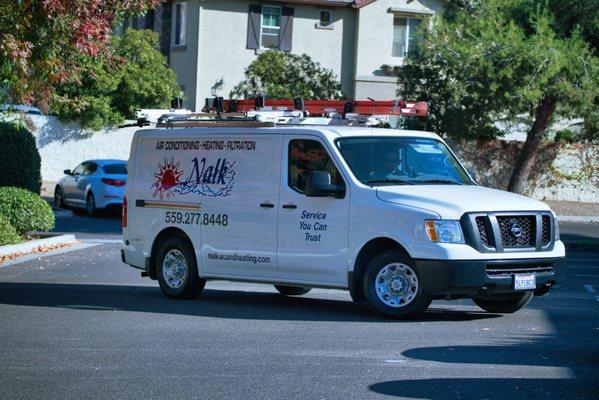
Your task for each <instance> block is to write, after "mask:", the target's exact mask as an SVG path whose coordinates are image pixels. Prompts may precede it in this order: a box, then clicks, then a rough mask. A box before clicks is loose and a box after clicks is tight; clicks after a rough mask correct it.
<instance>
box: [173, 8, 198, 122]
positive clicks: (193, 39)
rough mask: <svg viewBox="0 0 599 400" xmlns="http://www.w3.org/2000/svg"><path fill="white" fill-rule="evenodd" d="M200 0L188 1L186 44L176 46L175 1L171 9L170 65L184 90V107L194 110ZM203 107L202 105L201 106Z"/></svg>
mask: <svg viewBox="0 0 599 400" xmlns="http://www.w3.org/2000/svg"><path fill="white" fill-rule="evenodd" d="M201 3H202V2H201V1H200V0H188V1H187V9H186V11H187V14H186V21H187V22H186V24H185V45H183V46H174V43H175V15H174V12H175V4H176V2H175V3H173V4H172V6H171V10H172V14H171V32H170V38H171V40H170V43H171V49H170V66H171V68H172V69H173V70H174V71H175V74H176V75H177V81H178V82H179V86H181V90H182V92H183V97H184V100H183V107H184V108H188V109H191V110H193V109H194V105H195V100H196V83H197V69H198V67H197V65H198V34H199V32H200V5H201ZM200 108H201V106H200Z"/></svg>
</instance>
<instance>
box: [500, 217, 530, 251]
mask: <svg viewBox="0 0 599 400" xmlns="http://www.w3.org/2000/svg"><path fill="white" fill-rule="evenodd" d="M497 223H498V224H499V233H500V234H501V241H502V243H503V247H505V248H510V247H535V225H536V218H535V216H534V215H525V216H521V215H513V216H498V217H497ZM517 227H519V228H520V230H517V229H516V228H517Z"/></svg>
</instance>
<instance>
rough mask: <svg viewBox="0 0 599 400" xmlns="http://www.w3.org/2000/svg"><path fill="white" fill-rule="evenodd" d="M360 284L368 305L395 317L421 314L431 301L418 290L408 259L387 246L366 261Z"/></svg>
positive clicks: (418, 285)
mask: <svg viewBox="0 0 599 400" xmlns="http://www.w3.org/2000/svg"><path fill="white" fill-rule="evenodd" d="M362 288H363V290H364V298H365V299H366V303H367V304H368V305H369V306H370V307H371V308H373V309H374V310H376V311H378V312H380V313H383V314H385V315H386V316H389V317H393V318H398V319H407V318H414V317H417V316H419V315H421V314H422V313H424V311H426V309H427V308H428V306H429V305H430V304H431V301H432V300H431V298H430V297H429V296H426V295H425V294H423V293H422V285H421V284H420V280H419V279H418V274H417V271H416V269H415V268H414V263H413V262H412V259H411V258H410V257H408V256H406V255H405V254H404V253H403V252H401V251H399V250H387V251H385V252H383V253H381V254H379V255H378V256H377V257H375V258H374V259H373V260H372V261H371V262H370V263H369V264H368V266H367V267H366V271H365V272H364V277H363V282H362Z"/></svg>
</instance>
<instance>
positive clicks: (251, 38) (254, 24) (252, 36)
mask: <svg viewBox="0 0 599 400" xmlns="http://www.w3.org/2000/svg"><path fill="white" fill-rule="evenodd" d="M261 17H262V6H261V5H259V4H250V15H249V18H248V40H247V48H248V49H257V48H259V47H260V18H261Z"/></svg>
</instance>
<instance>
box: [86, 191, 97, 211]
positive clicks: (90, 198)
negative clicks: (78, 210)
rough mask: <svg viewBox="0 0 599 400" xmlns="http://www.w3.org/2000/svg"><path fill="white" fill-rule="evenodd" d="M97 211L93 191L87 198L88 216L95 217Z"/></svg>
mask: <svg viewBox="0 0 599 400" xmlns="http://www.w3.org/2000/svg"><path fill="white" fill-rule="evenodd" d="M96 212H97V209H96V199H95V198H94V194H93V193H89V194H88V195H87V198H86V199H85V213H86V214H87V216H88V217H93V216H95V215H96Z"/></svg>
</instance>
